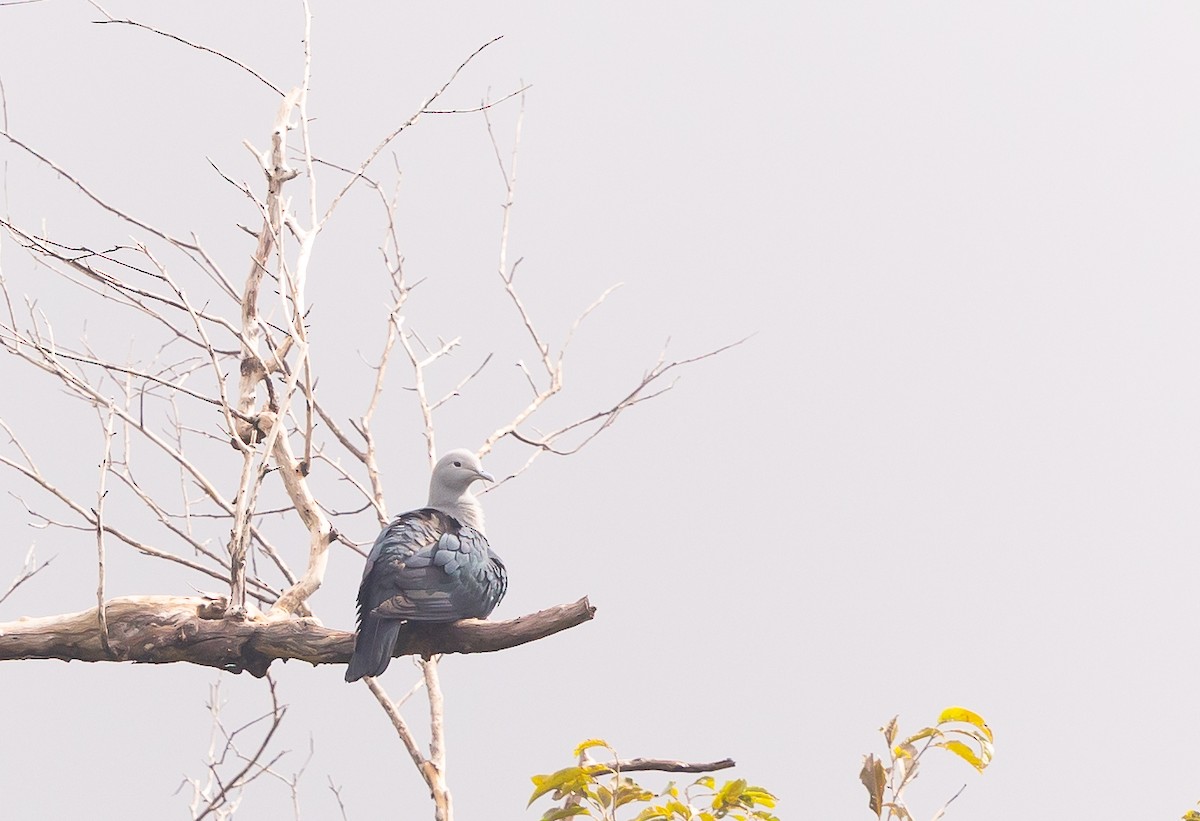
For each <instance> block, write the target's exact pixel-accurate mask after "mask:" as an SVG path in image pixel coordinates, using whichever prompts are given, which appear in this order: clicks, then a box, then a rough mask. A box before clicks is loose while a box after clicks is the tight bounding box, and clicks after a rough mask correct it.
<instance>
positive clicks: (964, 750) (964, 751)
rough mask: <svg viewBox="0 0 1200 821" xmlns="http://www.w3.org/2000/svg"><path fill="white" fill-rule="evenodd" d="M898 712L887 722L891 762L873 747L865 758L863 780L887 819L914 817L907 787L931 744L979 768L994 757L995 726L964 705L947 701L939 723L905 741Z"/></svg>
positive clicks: (941, 811) (875, 810) (878, 813)
mask: <svg viewBox="0 0 1200 821" xmlns="http://www.w3.org/2000/svg"><path fill="white" fill-rule="evenodd" d="M897 720H898V717H895V718H893V719H892V720H891V721H889V722H888V723H887V726H886V727H883V728H882V729H881V730H880V732H882V733H883V740H884V741H885V742H886V743H887V747H888V758H887V761H888V763H887V764H885V763H884V761H883V760H882V759H879V758H877V757H876V756H875V755H874V753H868V754H867V755H866V756H865V757H864V758H863V766H862V772H860V773H859V780H861V781H862V783H863V786H864V787H866V788H867V794H868V796H869V804H870V807H871V812H873V813H875V817H876V818H880V819H886V820H887V821H913V816H912V813H911V811H910V810H909V808H908V805H907V804H906V803H905V798H904V791H905V790H906V789H908V787H909V786H910V785H911V784H912V782H913V779H915V778H916V777H917V773H918V771H919V768H920V765H921V761H922V758H923V756H924V755H925V753H926V752H928V751H929V750H930V749H931V748H935V747H937V748H941V749H943V750H948V751H950V752H952V753H954V754H955V755H957V756H958V757H959V758H961V759H962V760H963V761H966V762H967V763H968V764H970V765H971V766H972V767H974V768H975V769H976V770H978V771H979V772H981V773H982V772H983V771H984V769H985V768H986V767H987V766H988V764H990V763H991V762H992V755H993V752H994V750H993V747H992V741H993V739H992V730H991V728H990V727H988V725H987V723H986V722H985V721H984V720H983V718H982V717H981V716H980V715H979V714H978V713H974V712H971V711H970V710H968V709H966V708H964V707H948V708H946V709H945V710H942V714H941V715H940V716H938V720H937V723H936V724H934V725H933V726H932V727H926V728H924V729H923V730H921V731H919V732H916V733H913V734H912V735H910V736H908V737H907V738H905V739H904V740H902V741H899V742H897V738H899V733H900V730H899V726H898V725H897ZM964 789H966V785H965V784H964V785H963V786H962V788H961V789H959V791H958V792H956V793H955V794H954V795H952V796H951V797H950V798H949V800H947V801H946V803H945V804H943V805H942V807H941V809H939V810H938V811H937V812H936V813H934V815H933V818H932V821H938V819H940V818H941V817H942V816H943V815H945V814H946V809H947V808H948V807H949V806H950V804H951V803H952V802H953V801H954V800H955V799H956V798H958V797H959V796H960V795H962V791H963V790H964Z"/></svg>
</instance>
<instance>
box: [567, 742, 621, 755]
mask: <svg viewBox="0 0 1200 821" xmlns="http://www.w3.org/2000/svg"><path fill="white" fill-rule="evenodd" d="M592 747H608V749H609V751H612V747H609V746H608V742H607V741H605V740H604V739H603V738H589V739H588V740H587V741H582V742H580V744H579V746H578V747H576V748H575V752H573V753H572V755H573V756H575V757H576V758H579V756H581V755H583V751H584V750H590V749H592Z"/></svg>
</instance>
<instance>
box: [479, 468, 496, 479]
mask: <svg viewBox="0 0 1200 821" xmlns="http://www.w3.org/2000/svg"><path fill="white" fill-rule="evenodd" d="M479 478H480V479H482V480H483V481H485V482H494V481H496V477H495V476H493V475H492V474H490V473H488V472H487V471H486V470H481V471H479Z"/></svg>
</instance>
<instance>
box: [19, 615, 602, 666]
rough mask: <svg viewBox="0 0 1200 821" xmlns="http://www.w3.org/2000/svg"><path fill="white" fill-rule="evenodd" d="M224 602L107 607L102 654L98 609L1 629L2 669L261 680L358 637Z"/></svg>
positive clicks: (506, 633) (569, 619)
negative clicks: (25, 665) (128, 666)
mask: <svg viewBox="0 0 1200 821" xmlns="http://www.w3.org/2000/svg"><path fill="white" fill-rule="evenodd" d="M227 606H228V602H227V601H226V600H225V599H223V598H219V597H203V598H201V597H188V596H124V597H121V598H115V599H109V600H108V604H107V607H106V613H105V615H106V618H107V624H108V640H109V645H110V647H111V648H112V653H113V655H109V654H108V652H107V651H106V650H105V647H104V644H103V642H102V640H101V635H100V631H99V628H98V621H97V614H96V609H95V608H92V609H90V610H84V611H81V612H78V613H68V614H65V615H58V616H45V617H41V618H24V619H19V620H17V621H13V622H7V623H3V624H0V661H12V660H18V659H60V660H62V661H114V660H116V661H132V662H139V663H143V664H167V663H171V662H177V661H184V662H189V663H191V664H200V665H203V666H206V667H216V668H218V669H221V670H227V671H229V672H232V673H240V672H242V671H243V670H245V671H246V672H248V673H250V674H251V675H253V676H255V677H258V678H261V677H262V676H264V675H266V673H267V670H268V669H269V668H270V666H271V662H273V661H275V660H276V659H283V660H285V661H286V660H287V659H298V660H300V661H307V662H309V663H310V664H314V665H316V664H346V663H347V662H349V661H350V653H351V651H352V650H353V649H354V634H353V633H347V632H345V631H344V630H334V629H332V628H329V627H323V626H322V625H321V624H319V623H318V622H317V620H315V619H312V618H267V617H266V616H264V615H262V614H260V613H258V612H256V611H253V610H251V611H250V612H249V613H248V614H247V617H246V618H244V619H238V618H229V617H226V615H225V608H226V607H227ZM595 613H596V608H594V607H592V605H591V604H590V603H589V602H588V600H587V598H582V599H580V600H579V601H577V602H574V603H573V604H562V605H558V606H556V607H551V608H547V609H546V610H540V611H538V612H537V613H531V614H529V615H527V616H521V617H519V618H515V619H509V620H508V621H485V620H481V619H463V620H462V621H457V622H453V623H451V624H428V625H416V624H412V625H410V626H409V628H408V629H406V630H405V631H404V632H403V633H402V634H401V637H400V641H399V643H398V644H397V648H396V653H395V655H397V656H405V655H420V656H424V657H429V656H433V655H436V654H439V653H491V652H495V651H497V650H506V649H508V648H509V647H516V646H517V645H519V644H526V643H528V642H531V641H537V640H538V639H543V638H546V637H547V636H551V635H553V634H555V633H558V632H561V631H563V630H567V629H569V628H571V627H575V626H577V625H579V624H582V623H583V622H585V621H589V620H590V619H591V618H592V617H593V616H594V615H595Z"/></svg>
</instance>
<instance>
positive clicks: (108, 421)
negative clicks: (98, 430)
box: [92, 410, 116, 658]
mask: <svg viewBox="0 0 1200 821" xmlns="http://www.w3.org/2000/svg"><path fill="white" fill-rule="evenodd" d="M114 419H115V415H114V414H113V412H112V411H111V410H110V411H109V412H108V415H107V416H106V417H105V419H104V455H103V456H102V457H101V459H100V479H99V485H98V487H97V489H96V507H94V508H93V509H92V514H93V516H94V518H95V522H96V564H97V568H98V569H97V574H96V575H97V580H96V618H97V622H98V624H99V626H100V643H101V644H102V645H103V647H104V652H106V653H108V655H109V656H111V657H112V658H116V654H115V653H114V652H113V648H112V644H111V643H110V642H109V638H108V620H107V618H106V617H105V609H106V608H105V604H104V497H105V496H106V495H107V493H108V491H106V490H105V481H104V480H105V479H106V478H107V477H108V471H109V468H110V466H111V458H112V438H113V421H114Z"/></svg>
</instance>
